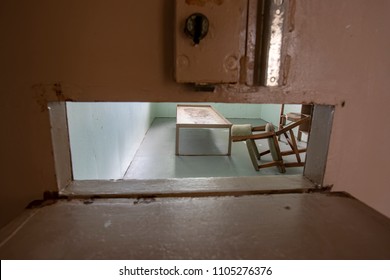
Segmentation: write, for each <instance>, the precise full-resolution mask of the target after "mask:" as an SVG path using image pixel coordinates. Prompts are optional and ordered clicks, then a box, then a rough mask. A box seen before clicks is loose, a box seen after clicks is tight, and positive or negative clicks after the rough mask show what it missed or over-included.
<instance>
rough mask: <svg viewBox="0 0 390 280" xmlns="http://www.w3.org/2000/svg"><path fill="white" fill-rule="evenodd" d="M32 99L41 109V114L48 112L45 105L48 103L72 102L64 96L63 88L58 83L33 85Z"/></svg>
mask: <svg viewBox="0 0 390 280" xmlns="http://www.w3.org/2000/svg"><path fill="white" fill-rule="evenodd" d="M31 88H32V90H33V92H34V96H33V98H34V99H35V101H36V102H37V104H38V105H39V106H40V108H41V112H45V111H47V110H48V107H47V103H48V102H50V101H72V99H71V98H68V97H66V96H65V94H64V91H63V86H62V84H61V83H60V82H56V83H54V84H43V83H39V84H35V85H33V86H32V87H31Z"/></svg>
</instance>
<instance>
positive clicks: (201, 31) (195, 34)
mask: <svg viewBox="0 0 390 280" xmlns="http://www.w3.org/2000/svg"><path fill="white" fill-rule="evenodd" d="M208 30H209V20H208V19H207V17H206V16H205V15H203V14H200V13H195V14H192V15H190V16H189V17H188V18H187V20H186V26H185V28H184V32H185V33H186V34H187V35H188V36H189V37H191V38H192V41H193V42H194V44H195V45H198V44H199V43H200V40H202V39H203V38H204V37H205V36H206V35H207V32H208Z"/></svg>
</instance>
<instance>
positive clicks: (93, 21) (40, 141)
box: [0, 0, 390, 225]
mask: <svg viewBox="0 0 390 280" xmlns="http://www.w3.org/2000/svg"><path fill="white" fill-rule="evenodd" d="M296 2H297V7H296V13H295V30H294V31H293V32H292V33H291V34H289V35H288V36H287V40H286V43H287V45H288V47H287V51H288V53H289V55H291V57H292V60H291V68H290V71H289V76H288V84H287V86H286V87H284V88H282V89H277V90H268V89H251V90H247V89H245V88H237V87H236V88H235V87H232V88H229V89H223V88H221V89H218V90H217V92H216V93H200V92H194V91H191V90H189V89H188V88H187V87H186V86H183V85H178V84H176V83H175V82H174V81H173V78H172V77H173V63H172V62H173V50H172V48H173V41H172V34H171V30H173V18H174V16H173V7H174V5H173V1H169V0H149V1H128V0H115V1H103V0H56V1H51V0H36V1H29V0H24V1H13V0H3V1H1V3H0V34H1V43H0V61H1V63H0V67H1V76H0V81H1V83H0V93H1V96H2V102H1V104H0V107H1V111H0V112H1V113H0V114H1V127H2V130H3V132H2V137H1V138H0V139H1V140H0V147H1V155H2V156H1V159H2V168H1V179H2V183H1V185H0V188H1V190H0V191H1V198H0V200H1V201H0V205H1V206H0V207H1V208H0V210H1V219H0V225H1V224H4V223H5V222H7V221H8V220H9V219H10V218H12V217H14V216H15V215H16V214H17V213H18V212H19V211H21V210H22V208H23V207H24V206H25V205H26V204H27V203H28V202H30V201H31V200H32V199H39V198H41V196H42V193H43V191H44V190H55V189H56V186H55V174H54V168H53V157H52V149H51V140H50V131H49V119H48V112H47V110H46V109H45V103H46V101H47V100H51V101H53V100H64V99H72V100H77V101H183V102H184V101H219V102H249V103H262V102H264V103H281V102H285V103H294V102H315V103H321V104H324V103H325V104H334V105H336V114H335V123H334V131H333V134H332V139H331V147H330V153H329V162H328V168H327V172H326V183H327V184H333V185H334V190H345V191H347V192H350V193H351V194H352V195H354V196H356V197H358V198H359V199H361V200H362V201H364V202H365V203H367V204H368V205H370V206H372V207H374V208H375V209H377V210H379V211H381V212H382V213H384V214H386V215H387V216H390V203H386V202H387V201H390V190H389V188H388V186H389V184H388V180H387V174H386V167H388V166H390V159H389V158H390V157H389V148H388V147H387V146H386V140H387V139H388V138H389V136H390V135H389V129H388V128H387V127H388V125H387V123H388V121H389V114H387V107H388V104H387V101H389V98H388V97H387V91H388V89H389V88H390V82H389V81H390V79H389V78H388V77H387V76H388V73H389V71H390V63H389V57H390V56H389V55H388V50H389V49H390V46H389V45H390V39H389V36H388V30H386V29H387V27H388V26H390V17H388V15H387V11H389V10H390V2H389V1H387V0H375V1H368V0H343V1H336V0H332V1H321V0H297V1H296ZM56 83H59V84H57V85H56ZM342 102H345V106H344V107H341V103H342Z"/></svg>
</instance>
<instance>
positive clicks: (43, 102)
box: [32, 84, 48, 112]
mask: <svg viewBox="0 0 390 280" xmlns="http://www.w3.org/2000/svg"><path fill="white" fill-rule="evenodd" d="M32 90H33V91H34V99H35V101H36V102H37V103H38V105H39V107H41V112H45V111H47V110H48V108H47V91H46V87H45V85H43V84H36V85H33V86H32Z"/></svg>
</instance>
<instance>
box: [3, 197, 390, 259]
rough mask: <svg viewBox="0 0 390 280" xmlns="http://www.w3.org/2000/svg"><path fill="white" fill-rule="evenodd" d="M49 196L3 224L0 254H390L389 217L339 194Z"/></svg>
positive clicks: (360, 256)
mask: <svg viewBox="0 0 390 280" xmlns="http://www.w3.org/2000/svg"><path fill="white" fill-rule="evenodd" d="M47 204H49V205H47V206H43V207H42V206H41V207H37V208H34V209H29V210H25V212H24V213H23V214H22V215H21V216H20V217H18V218H17V219H15V220H14V221H13V222H12V223H11V224H9V225H8V226H6V227H5V228H3V229H2V230H0V258H1V259H390V238H389V236H390V220H389V219H388V218H386V217H384V216H382V215H381V214H379V213H377V212H375V211H374V210H372V209H371V208H369V207H367V206H366V205H364V204H362V203H361V202H359V201H357V200H355V199H353V198H350V197H348V196H345V195H341V194H337V193H333V194H329V193H328V194H326V193H310V194H307V193H306V194H275V195H252V196H239V197H234V196H224V197H198V198H152V199H95V200H91V199H89V200H60V201H57V202H55V203H54V202H53V204H51V205H50V203H47Z"/></svg>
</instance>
